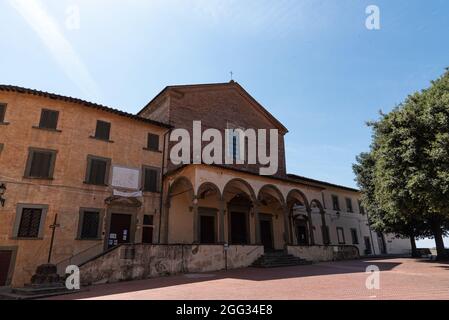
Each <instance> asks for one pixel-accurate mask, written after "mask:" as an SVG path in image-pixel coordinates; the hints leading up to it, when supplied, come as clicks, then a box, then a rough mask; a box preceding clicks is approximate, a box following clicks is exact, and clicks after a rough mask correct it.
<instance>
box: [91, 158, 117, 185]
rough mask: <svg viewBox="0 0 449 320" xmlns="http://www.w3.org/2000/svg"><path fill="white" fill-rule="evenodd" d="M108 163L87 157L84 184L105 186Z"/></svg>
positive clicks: (108, 160) (108, 161)
mask: <svg viewBox="0 0 449 320" xmlns="http://www.w3.org/2000/svg"><path fill="white" fill-rule="evenodd" d="M110 163H111V161H110V159H106V158H99V157H94V156H88V157H87V173H86V183H87V184H93V185H97V186H105V185H107V181H108V177H109V174H108V173H109V168H110Z"/></svg>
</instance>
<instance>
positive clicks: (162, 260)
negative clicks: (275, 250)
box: [80, 244, 263, 284]
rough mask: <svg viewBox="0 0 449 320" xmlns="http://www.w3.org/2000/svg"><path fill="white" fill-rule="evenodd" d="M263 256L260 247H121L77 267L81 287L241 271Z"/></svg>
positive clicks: (138, 245) (139, 245) (140, 245)
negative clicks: (176, 275) (83, 285)
mask: <svg viewBox="0 0 449 320" xmlns="http://www.w3.org/2000/svg"><path fill="white" fill-rule="evenodd" d="M262 254H263V247H261V246H230V247H229V249H228V250H227V251H225V250H224V247H223V246H221V245H142V244H136V245H124V246H121V247H119V248H117V249H115V250H112V251H110V252H108V253H106V254H105V255H103V256H101V257H99V258H97V259H94V260H92V261H90V262H88V263H86V264H84V265H82V266H81V267H80V273H81V282H82V283H83V284H92V283H101V282H117V281H124V280H135V279H145V278H151V277H158V276H165V275H172V274H177V273H187V272H210V271H217V270H222V269H225V268H226V265H227V268H228V269H234V268H242V267H247V266H249V265H250V264H252V263H253V262H254V261H255V260H256V259H257V258H258V257H260V256H261V255H262Z"/></svg>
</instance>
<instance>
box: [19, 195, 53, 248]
mask: <svg viewBox="0 0 449 320" xmlns="http://www.w3.org/2000/svg"><path fill="white" fill-rule="evenodd" d="M48 207H49V206H48V205H47V204H25V203H18V204H17V206H16V217H15V220H14V225H13V230H12V239H15V240H43V238H44V230H45V228H44V227H45V221H46V218H47V213H48ZM24 209H40V210H42V213H41V218H40V221H39V230H38V235H37V237H19V228H20V224H21V222H22V214H23V210H24Z"/></svg>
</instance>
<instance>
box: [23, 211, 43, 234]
mask: <svg viewBox="0 0 449 320" xmlns="http://www.w3.org/2000/svg"><path fill="white" fill-rule="evenodd" d="M41 215H42V209H29V208H24V209H23V211H22V218H21V219H20V225H19V232H18V234H17V236H18V237H19V238H37V237H38V236H39V227H40V222H41Z"/></svg>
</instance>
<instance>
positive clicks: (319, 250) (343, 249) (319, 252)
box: [287, 246, 360, 262]
mask: <svg viewBox="0 0 449 320" xmlns="http://www.w3.org/2000/svg"><path fill="white" fill-rule="evenodd" d="M287 251H288V253H289V254H292V255H294V256H295V257H299V258H302V259H305V260H308V261H312V262H321V261H336V260H353V259H358V258H360V254H359V250H358V248H357V247H356V246H288V247H287Z"/></svg>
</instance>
